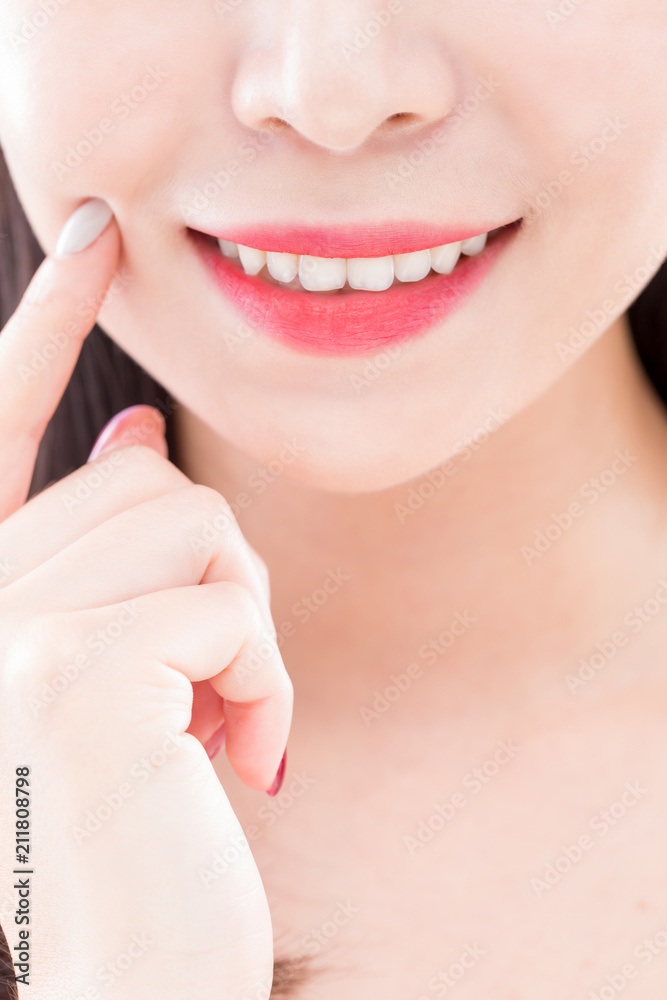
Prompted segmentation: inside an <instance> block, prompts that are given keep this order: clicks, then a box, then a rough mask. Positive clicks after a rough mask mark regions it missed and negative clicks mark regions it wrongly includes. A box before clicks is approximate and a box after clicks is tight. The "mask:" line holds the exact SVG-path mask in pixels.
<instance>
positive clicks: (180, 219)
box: [0, 0, 667, 491]
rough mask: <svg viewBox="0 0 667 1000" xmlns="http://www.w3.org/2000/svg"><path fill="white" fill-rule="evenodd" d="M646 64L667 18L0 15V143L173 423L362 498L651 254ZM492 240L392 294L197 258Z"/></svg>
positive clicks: (409, 472) (53, 4)
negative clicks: (88, 214) (96, 213)
mask: <svg viewBox="0 0 667 1000" xmlns="http://www.w3.org/2000/svg"><path fill="white" fill-rule="evenodd" d="M666 51H667V9H666V8H665V0H188V2H187V3H184V2H180V0H40V3H39V4H38V3H36V2H33V0H30V2H28V0H2V3H1V4H0V143H1V144H2V147H3V150H4V153H5V157H6V159H7V162H8V165H9V168H10V171H11V174H12V177H13V180H14V183H15V185H16V187H17V190H18V193H19V196H20V198H21V201H22V203H23V206H24V208H25V210H26V212H27V214H28V217H29V219H30V221H31V223H32V225H33V228H34V230H35V232H36V234H37V236H38V238H39V240H40V242H41V243H42V245H43V246H44V248H45V249H49V250H50V249H52V248H53V246H54V245H55V240H56V237H57V234H58V231H59V229H60V227H61V225H62V224H63V222H64V221H65V219H66V218H67V217H68V216H69V214H70V213H71V212H72V211H73V210H74V208H76V207H77V205H78V204H80V203H81V202H82V201H84V200H85V199H87V198H89V197H92V196H100V197H103V198H105V199H106V200H107V201H108V202H109V203H110V205H111V206H112V208H113V210H114V212H115V214H116V217H117V220H118V223H119V225H120V229H121V232H122V235H123V257H122V261H121V267H120V270H119V277H118V278H117V280H116V281H115V282H114V284H113V286H112V291H111V293H110V294H109V296H108V297H107V301H106V302H105V304H104V305H103V308H102V312H101V314H100V324H101V325H102V326H103V328H104V329H105V330H106V331H107V332H108V333H109V335H110V336H111V337H112V338H113V339H114V340H115V341H116V342H117V343H118V344H120V345H121V347H123V348H124V349H125V350H126V351H127V352H128V353H129V354H130V355H132V356H133V357H134V358H135V360H136V361H138V362H139V363H140V364H141V365H143V366H144V367H145V368H146V369H147V370H148V371H150V372H151V373H152V374H153V375H154V376H155V377H156V378H157V379H158V380H159V381H161V382H162V383H163V385H165V386H166V387H167V389H169V390H170V392H171V393H172V394H173V395H174V396H175V397H176V398H177V399H178V400H180V401H181V403H183V404H184V405H185V406H186V407H188V408H189V409H190V410H192V411H194V412H195V413H196V414H197V415H198V416H199V417H201V418H202V419H203V420H204V421H205V422H206V423H207V424H209V425H210V426H211V427H212V428H213V429H214V430H216V431H217V432H218V433H219V434H221V435H222V436H223V437H225V438H227V439H228V440H230V441H231V442H232V443H233V444H235V445H236V446H238V447H239V448H241V449H242V450H244V451H246V452H248V453H249V454H250V455H252V456H254V457H255V458H257V459H258V460H259V461H261V462H268V461H270V460H271V459H273V458H276V457H279V456H280V454H281V453H283V452H284V449H285V448H286V447H289V448H291V453H290V454H291V456H292V457H291V458H290V462H289V464H287V465H286V475H288V476H290V477H293V478H295V479H297V480H299V481H301V482H304V483H307V484H310V485H314V486H319V487H324V488H327V489H331V490H340V491H348V490H353V491H363V490H370V489H378V488H382V487H386V486H390V485H392V484H395V483H398V482H401V481H403V480H405V479H408V478H411V477H414V476H417V475H419V474H420V473H422V472H425V471H426V470H428V469H431V468H433V467H434V466H436V465H438V464H439V463H441V462H443V461H445V460H446V459H447V458H449V457H450V456H451V455H453V454H454V453H456V451H458V450H460V449H461V448H462V447H464V446H465V443H466V441H467V440H469V439H471V438H472V437H473V436H474V435H475V434H477V435H479V434H482V433H483V432H484V431H485V430H489V429H494V428H495V427H497V426H498V425H499V424H500V423H502V422H503V421H504V420H505V419H507V418H508V417H509V416H511V415H514V414H515V413H517V412H519V411H521V410H522V409H523V408H524V407H526V406H527V405H528V404H529V403H530V402H531V401H532V400H534V399H535V398H536V397H537V396H539V395H540V394H542V393H543V392H544V391H545V390H546V389H547V388H548V387H549V386H550V385H551V384H552V383H553V382H554V381H555V380H556V379H557V378H559V377H560V376H561V375H562V374H563V372H564V371H566V370H567V368H568V367H569V366H570V365H571V364H572V363H573V362H575V361H576V360H577V358H578V357H579V356H580V355H581V353H582V352H583V351H584V350H585V349H587V347H588V346H590V344H591V343H593V342H594V341H595V339H596V338H597V337H598V336H599V335H600V333H601V332H602V331H603V330H604V329H606V328H607V327H608V326H609V325H610V324H611V323H612V322H613V321H614V319H616V318H617V317H618V316H620V315H622V313H623V312H625V309H626V308H627V305H628V304H629V303H630V302H631V301H632V300H633V299H634V298H635V297H636V296H637V294H638V293H639V291H640V290H641V288H642V287H643V286H644V285H645V284H646V283H647V282H648V280H649V278H650V276H651V274H652V273H653V272H654V271H655V270H656V269H657V267H658V266H659V264H660V263H661V261H662V260H663V259H664V257H665V255H667V242H666V240H667V116H665V113H664V109H665V107H666V106H667V73H666V72H665V52H666ZM518 219H522V222H521V225H520V226H519V227H518V228H517V227H515V228H514V229H511V230H506V231H505V232H504V233H503V234H502V239H501V240H500V241H497V240H495V239H492V240H491V241H489V242H488V244H487V247H486V248H485V250H484V251H483V252H482V253H480V254H478V255H476V256H475V255H464V256H462V257H461V258H460V260H459V263H458V264H457V265H456V267H455V268H454V270H453V271H452V273H451V275H447V274H446V273H436V272H435V271H432V272H431V273H430V275H429V276H428V277H426V278H425V279H422V281H412V282H410V281H405V282H403V281H402V282H397V283H395V285H394V286H393V287H392V289H391V290H390V291H389V290H385V291H359V290H354V291H352V290H350V289H349V287H347V288H346V289H345V290H343V291H341V292H337V293H334V292H332V291H328V292H322V291H305V290H293V288H292V286H289V287H288V286H285V285H281V284H279V282H278V281H276V280H275V279H270V278H269V279H267V277H266V275H267V271H266V269H265V270H264V271H263V272H262V274H261V275H260V276H258V277H251V278H246V277H244V276H243V271H242V268H241V266H240V264H239V263H238V262H236V261H234V260H232V259H231V258H226V257H224V256H223V255H222V254H221V253H220V252H219V250H218V249H217V242H216V241H215V240H214V239H213V236H221V237H223V238H226V239H228V240H230V241H232V242H235V243H245V245H250V246H253V247H255V248H258V249H260V250H262V249H263V250H266V251H270V252H289V253H292V254H298V253H301V254H303V255H306V254H308V255H310V256H316V257H332V256H333V257H335V258H337V259H338V263H337V264H335V265H331V266H332V268H333V271H332V272H331V273H333V274H334V279H333V280H334V281H340V274H341V271H340V268H341V266H344V267H345V270H344V271H343V275H345V274H347V275H348V280H349V275H350V274H351V273H355V274H356V275H357V278H356V279H355V281H356V282H357V283H361V284H363V283H364V282H365V281H368V280H377V281H378V283H382V281H383V280H384V281H385V283H386V281H387V279H386V275H387V273H389V274H390V272H388V271H387V268H388V267H390V266H391V262H390V261H389V262H388V261H387V260H386V259H385V260H384V261H377V260H376V261H373V262H370V263H369V261H368V260H365V261H364V262H363V263H362V264H361V265H359V264H358V263H356V264H353V265H350V264H349V263H348V264H347V265H342V263H341V261H342V259H344V258H367V257H369V256H370V257H375V258H379V257H384V258H389V257H390V256H391V254H393V253H400V252H406V253H407V252H408V251H410V252H417V251H424V250H426V249H432V248H435V247H436V246H441V245H444V244H448V243H451V242H458V241H459V240H460V238H462V237H464V236H472V235H475V234H478V233H484V232H488V231H491V230H493V229H497V228H499V227H501V226H505V225H506V224H508V223H512V222H514V221H515V220H518ZM304 227H308V229H309V231H308V232H306V231H304ZM193 231H198V232H200V233H207V234H209V237H210V238H208V237H197V236H196V235H195V234H194V232H193ZM448 253H449V251H442V256H441V260H442V259H446V258H447V254H448ZM425 259H427V258H425V256H424V254H423V252H422V253H420V254H418V255H417V257H413V258H410V259H409V260H407V259H406V260H405V261H403V262H402V266H405V267H414V268H415V269H417V268H419V267H420V266H423V265H424V260H425ZM431 259H432V260H433V259H435V257H433V258H431ZM260 260H261V258H260ZM274 260H275V262H276V264H282V265H283V266H286V267H289V266H290V264H292V265H293V264H294V258H293V257H286V258H275V259H274ZM308 264H309V262H308V261H305V262H302V266H303V267H304V268H306V269H307V265H308ZM297 265H298V261H297ZM399 266H400V265H399ZM427 266H428V265H427ZM442 266H443V268H444V269H445V270H446V268H447V266H448V265H447V264H446V263H445V264H444V265H442ZM318 267H319V269H318ZM322 268H323V265H321V264H320V265H317V263H316V264H315V266H314V267H312V269H311V271H310V272H308V271H307V270H305V271H304V274H308V273H311V274H315V275H322V274H323V273H324V271H323V269H322ZM355 268H356V271H355V270H354V269H355ZM466 269H467V271H466ZM213 271H216V272H217V273H218V274H219V276H220V280H219V281H218V280H215V278H214V276H213ZM402 273H403V274H404V275H405V274H407V275H408V276H409V273H410V272H402ZM417 273H418V271H417V270H415V271H413V272H412V274H413V275H414V274H417ZM359 276H361V277H359ZM369 276H370V277H369ZM305 280H306V281H307V280H308V278H307V277H306V278H305ZM388 280H391V275H390V277H389V279H388ZM222 286H224V287H222ZM453 299H455V302H454V308H452V300H453ZM294 455H296V459H294Z"/></svg>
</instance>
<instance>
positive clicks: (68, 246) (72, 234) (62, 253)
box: [53, 198, 113, 257]
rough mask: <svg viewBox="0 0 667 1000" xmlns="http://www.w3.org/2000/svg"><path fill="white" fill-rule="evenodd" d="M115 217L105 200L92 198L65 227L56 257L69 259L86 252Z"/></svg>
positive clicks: (73, 215)
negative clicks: (72, 255) (83, 251)
mask: <svg viewBox="0 0 667 1000" xmlns="http://www.w3.org/2000/svg"><path fill="white" fill-rule="evenodd" d="M112 217H113V211H112V210H111V207H110V206H109V205H108V204H107V202H106V201H104V199H103V198H90V199H89V200H88V201H86V202H84V203H83V205H79V207H78V208H77V210H76V211H75V212H73V213H72V215H70V217H69V219H68V220H67V222H66V223H65V225H64V226H63V228H62V229H61V231H60V235H59V237H58V242H57V243H56V248H55V250H54V251H53V256H54V257H69V256H71V254H75V253H79V252H80V251H81V250H85V249H86V247H89V246H90V245H91V243H94V241H95V240H96V239H97V237H98V236H99V235H100V233H102V232H103V230H105V229H106V227H107V226H108V225H109V223H110V221H111V219H112Z"/></svg>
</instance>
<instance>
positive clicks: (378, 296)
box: [189, 220, 521, 356]
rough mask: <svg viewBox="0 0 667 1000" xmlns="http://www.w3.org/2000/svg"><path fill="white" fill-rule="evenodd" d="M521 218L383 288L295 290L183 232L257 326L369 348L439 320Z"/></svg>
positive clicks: (319, 345)
mask: <svg viewBox="0 0 667 1000" xmlns="http://www.w3.org/2000/svg"><path fill="white" fill-rule="evenodd" d="M520 224H521V220H517V221H516V222H513V223H511V224H510V225H508V226H505V227H504V228H503V229H501V230H500V231H499V232H498V233H496V235H495V236H494V237H493V238H492V239H490V240H489V241H488V242H487V245H486V247H485V248H484V250H483V251H482V253H480V254H478V255H477V256H474V257H466V256H462V257H461V258H460V259H459V262H458V264H457V265H456V267H455V268H454V270H453V271H452V273H451V274H436V273H434V272H432V273H431V274H429V275H427V277H426V278H423V279H422V280H421V281H417V282H406V283H405V284H396V285H393V286H392V287H391V288H389V289H387V290H386V291H384V292H362V291H348V290H347V288H346V290H345V291H344V292H343V293H338V294H337V293H326V292H300V291H292V290H290V289H287V288H281V287H280V286H278V285H272V284H269V283H268V282H267V281H264V280H263V279H262V278H258V277H254V276H251V275H247V274H246V273H245V271H244V270H243V268H242V267H241V266H240V264H239V263H238V261H236V262H235V261H232V260H230V259H229V258H227V257H224V256H223V255H222V254H221V252H220V250H219V249H218V245H217V241H216V240H214V239H212V238H211V237H209V236H205V235H204V234H203V233H200V232H197V231H195V230H189V234H190V235H191V236H192V237H193V238H194V240H195V242H196V245H197V248H198V250H199V252H200V254H201V256H202V258H203V261H204V263H205V265H206V267H207V269H208V271H209V273H210V274H211V276H212V277H213V279H214V280H215V282H216V284H217V285H218V287H219V288H220V289H221V290H222V292H223V293H224V294H225V295H226V297H227V298H228V299H229V301H230V302H231V303H232V304H233V305H234V306H235V307H236V308H237V309H238V310H239V311H240V312H242V313H243V314H244V315H245V317H246V319H247V320H248V323H249V324H250V325H251V326H252V327H253V328H254V329H256V330H257V331H258V332H262V333H266V334H268V335H269V336H271V337H273V338H274V339H276V340H278V341H280V342H281V343H283V344H286V345H287V346H289V347H291V348H293V349H296V350H298V351H301V352H304V353H307V354H318V355H322V354H327V355H336V356H344V355H355V354H369V353H373V352H375V351H378V350H382V348H384V347H386V346H387V345H390V344H396V343H398V342H399V341H402V340H407V339H409V338H412V337H416V336H419V335H420V334H422V333H425V332H426V331H427V330H428V329H430V328H432V327H433V326H436V325H437V324H440V323H442V322H444V321H445V320H446V319H447V318H448V317H449V316H450V315H451V314H452V313H453V312H454V311H455V310H456V309H457V308H458V307H459V306H460V305H462V304H463V302H464V301H465V300H466V299H467V298H469V297H470V296H471V295H472V294H473V292H474V291H475V289H476V288H477V287H478V286H479V285H480V284H481V282H482V281H483V280H484V278H485V277H486V275H487V274H488V273H489V271H490V270H491V268H492V267H493V265H494V263H495V261H496V260H497V258H498V256H499V255H500V253H501V252H502V251H503V249H504V248H505V247H506V246H507V244H508V243H509V241H510V240H511V239H512V237H513V236H514V234H515V233H516V231H517V229H518V227H519V226H520Z"/></svg>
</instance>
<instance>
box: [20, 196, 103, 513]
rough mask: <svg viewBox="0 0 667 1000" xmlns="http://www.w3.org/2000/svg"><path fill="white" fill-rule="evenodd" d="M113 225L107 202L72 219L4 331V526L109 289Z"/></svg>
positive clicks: (23, 492)
mask: <svg viewBox="0 0 667 1000" xmlns="http://www.w3.org/2000/svg"><path fill="white" fill-rule="evenodd" d="M112 219H113V212H112V210H111V208H110V207H109V205H107V203H106V202H105V201H103V200H102V199H101V198H92V199H90V200H88V201H86V202H85V203H84V204H83V205H81V206H80V207H79V208H78V209H77V210H76V211H75V212H74V213H73V215H72V216H70V218H69V219H68V221H67V222H66V224H65V226H64V227H63V229H62V231H61V234H60V238H59V240H58V243H57V244H56V248H55V250H54V252H53V253H52V254H50V255H48V256H47V257H46V258H45V260H43V261H42V263H41V265H40V266H39V268H38V269H37V271H36V272H35V274H34V276H33V278H32V280H31V282H30V284H29V285H28V288H27V289H26V291H25V293H24V295H23V298H22V299H21V301H20V303H19V305H18V307H17V309H16V311H15V312H14V314H13V315H12V316H11V318H10V319H9V321H8V323H7V324H6V325H5V327H4V329H3V330H2V333H0V520H3V519H4V518H6V517H7V516H8V515H9V514H11V513H13V512H14V511H15V510H17V509H18V508H19V507H20V506H21V505H22V504H23V503H24V502H25V499H26V496H27V494H28V490H29V488H30V481H31V479H32V473H33V469H34V464H35V458H36V456H37V449H38V447H39V443H40V441H41V439H42V437H43V435H44V431H45V429H46V426H47V424H48V422H49V420H50V419H51V417H52V416H53V413H54V412H55V410H56V407H57V406H58V403H59V402H60V399H61V397H62V395H63V393H64V391H65V388H66V386H67V383H68V382H69V380H70V378H71V375H72V372H73V370H74V367H75V365H76V361H77V358H78V356H79V353H80V350H81V345H82V344H83V341H84V340H85V338H86V336H87V335H88V333H89V332H90V331H91V329H92V328H93V326H94V324H95V320H96V318H97V314H98V312H99V310H100V308H101V306H102V303H103V300H104V296H105V294H106V292H107V289H108V288H109V285H110V284H111V280H112V277H113V274H114V267H115V265H116V263H117V260H118V255H119V252H120V232H119V230H118V226H117V224H116V223H115V221H114V222H113V223H112V224H111V225H110V224H109V223H110V222H111V221H112ZM100 234H101V235H100ZM98 237H99V239H98Z"/></svg>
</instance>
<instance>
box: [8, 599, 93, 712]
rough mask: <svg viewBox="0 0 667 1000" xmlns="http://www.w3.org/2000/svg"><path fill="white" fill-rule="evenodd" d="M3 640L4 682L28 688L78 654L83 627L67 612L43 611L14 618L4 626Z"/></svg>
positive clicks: (18, 687) (9, 685)
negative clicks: (79, 627) (9, 623)
mask: <svg viewBox="0 0 667 1000" xmlns="http://www.w3.org/2000/svg"><path fill="white" fill-rule="evenodd" d="M0 642H1V644H2V667H1V670H0V674H1V676H2V683H3V686H6V687H7V688H8V689H9V690H11V691H13V692H16V691H20V690H24V691H25V690H26V689H30V688H32V687H33V686H34V685H35V684H38V683H39V682H40V681H42V680H44V679H45V678H47V677H48V676H49V675H50V674H51V673H53V671H54V670H55V669H57V668H58V666H59V665H61V664H63V663H65V662H66V661H67V660H68V659H71V658H73V657H74V656H75V654H76V652H77V650H78V649H79V647H80V630H79V629H78V628H76V626H75V624H74V622H73V621H72V618H71V616H69V615H67V614H63V613H59V612H52V613H44V614H39V615H36V616H30V617H28V616H25V617H23V618H14V619H13V621H12V624H11V626H7V625H5V626H4V627H3V629H2V634H1V636H0Z"/></svg>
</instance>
